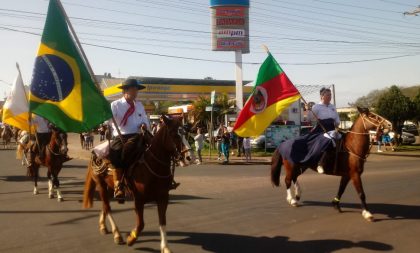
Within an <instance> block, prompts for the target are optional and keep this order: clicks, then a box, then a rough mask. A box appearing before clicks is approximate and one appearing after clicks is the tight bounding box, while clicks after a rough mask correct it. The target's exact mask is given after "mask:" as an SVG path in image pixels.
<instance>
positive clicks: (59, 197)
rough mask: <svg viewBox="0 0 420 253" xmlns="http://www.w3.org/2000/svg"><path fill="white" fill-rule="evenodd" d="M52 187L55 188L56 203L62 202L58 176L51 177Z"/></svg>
mask: <svg viewBox="0 0 420 253" xmlns="http://www.w3.org/2000/svg"><path fill="white" fill-rule="evenodd" d="M53 187H54V188H55V190H56V192H57V201H58V202H62V201H64V198H63V195H61V190H60V181H59V180H58V175H53Z"/></svg>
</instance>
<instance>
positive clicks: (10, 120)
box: [2, 71, 29, 131]
mask: <svg viewBox="0 0 420 253" xmlns="http://www.w3.org/2000/svg"><path fill="white" fill-rule="evenodd" d="M2 121H3V123H6V124H9V125H11V126H14V127H17V128H19V129H22V130H26V131H29V105H28V98H27V97H26V91H25V87H24V85H23V80H22V76H21V74H20V71H19V73H18V76H17V77H16V79H15V82H14V83H13V86H12V91H11V92H10V95H9V96H8V97H7V99H6V102H5V103H4V106H3V119H2Z"/></svg>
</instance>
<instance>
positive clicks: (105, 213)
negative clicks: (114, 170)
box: [99, 181, 124, 244]
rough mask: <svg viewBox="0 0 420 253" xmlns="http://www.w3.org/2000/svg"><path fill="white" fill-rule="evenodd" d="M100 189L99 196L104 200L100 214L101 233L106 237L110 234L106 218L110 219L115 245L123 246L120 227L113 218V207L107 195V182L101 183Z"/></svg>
mask: <svg viewBox="0 0 420 253" xmlns="http://www.w3.org/2000/svg"><path fill="white" fill-rule="evenodd" d="M99 185H100V187H99V196H100V198H101V200H102V211H101V213H100V214H99V231H100V233H101V234H103V235H105V234H107V233H108V229H107V228H106V220H105V219H106V217H108V220H109V223H111V229H112V234H113V235H114V243H115V244H122V243H124V241H123V239H122V236H121V234H120V231H119V229H118V226H117V224H116V222H115V220H114V218H113V217H112V214H111V205H110V203H109V198H108V194H107V191H106V189H107V185H106V183H105V181H101V182H100V184H99Z"/></svg>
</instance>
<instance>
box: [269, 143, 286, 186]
mask: <svg viewBox="0 0 420 253" xmlns="http://www.w3.org/2000/svg"><path fill="white" fill-rule="evenodd" d="M282 165H283V158H282V157H281V154H280V152H279V149H276V150H275V151H274V153H273V156H272V157H271V183H272V184H273V185H275V186H280V173H281V166H282Z"/></svg>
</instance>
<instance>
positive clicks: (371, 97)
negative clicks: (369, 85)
mask: <svg viewBox="0 0 420 253" xmlns="http://www.w3.org/2000/svg"><path fill="white" fill-rule="evenodd" d="M386 92H387V89H382V90H373V91H371V92H369V93H368V94H367V95H366V96H363V97H360V98H358V99H357V100H356V102H354V103H349V105H350V106H351V107H357V106H359V107H363V108H369V109H371V108H374V107H376V104H377V103H378V100H379V98H380V97H381V96H382V95H383V94H384V93H386Z"/></svg>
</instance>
